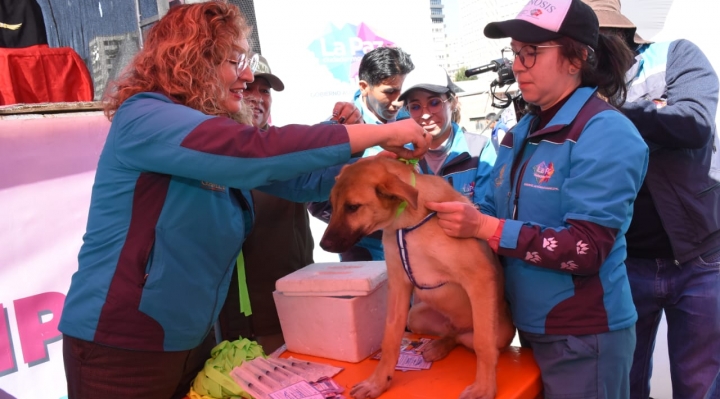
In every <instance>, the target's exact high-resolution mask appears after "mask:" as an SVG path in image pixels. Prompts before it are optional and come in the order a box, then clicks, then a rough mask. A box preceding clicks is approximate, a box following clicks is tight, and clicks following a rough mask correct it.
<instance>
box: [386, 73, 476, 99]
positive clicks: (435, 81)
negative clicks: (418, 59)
mask: <svg viewBox="0 0 720 399" xmlns="http://www.w3.org/2000/svg"><path fill="white" fill-rule="evenodd" d="M414 89H423V90H427V91H429V92H432V93H437V94H445V93H447V92H449V91H452V92H453V93H459V92H462V91H463V90H462V89H461V88H460V87H458V86H457V85H456V84H455V83H453V81H452V80H450V77H449V76H448V74H447V72H445V69H443V68H442V67H441V66H439V65H422V66H418V67H416V68H415V69H413V70H412V71H411V72H410V73H409V74H408V75H407V77H406V78H405V81H404V82H403V85H402V93H400V97H398V100H400V101H405V97H407V94H408V93H409V92H410V91H411V90H414Z"/></svg>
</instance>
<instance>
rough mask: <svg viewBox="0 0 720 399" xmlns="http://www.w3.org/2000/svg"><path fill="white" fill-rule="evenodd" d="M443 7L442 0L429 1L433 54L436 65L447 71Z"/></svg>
mask: <svg viewBox="0 0 720 399" xmlns="http://www.w3.org/2000/svg"><path fill="white" fill-rule="evenodd" d="M444 7H445V6H444V5H443V2H442V0H430V20H431V21H432V41H433V47H432V50H433V54H434V55H435V59H436V60H437V63H438V65H440V66H441V67H443V68H445V69H448V67H449V65H448V48H447V42H446V35H445V12H444V10H443V8H444Z"/></svg>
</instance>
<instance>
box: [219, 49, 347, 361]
mask: <svg viewBox="0 0 720 399" xmlns="http://www.w3.org/2000/svg"><path fill="white" fill-rule="evenodd" d="M254 76H255V80H254V81H253V82H250V83H248V84H247V88H246V89H245V90H244V91H243V97H244V101H245V104H246V105H247V108H248V109H249V110H251V111H252V116H251V118H252V125H253V126H255V127H259V128H261V129H267V127H268V126H269V121H270V118H271V107H272V90H274V91H283V90H284V89H285V85H284V84H283V82H282V81H281V80H280V78H278V77H277V76H276V75H274V74H273V73H272V71H271V70H270V66H269V65H268V62H267V60H266V59H265V57H263V56H260V57H259V62H258V66H257V68H256V71H255V73H254ZM271 89H272V90H271ZM341 104H342V105H343V107H345V108H343V110H342V112H341V113H340V115H338V116H340V117H342V118H344V119H347V121H346V120H343V122H345V123H358V122H360V121H361V119H360V112H359V111H358V110H357V109H355V108H354V107H353V105H352V104H350V103H339V104H338V105H336V109H337V108H338V107H339V106H340V105H341ZM243 108H245V107H243ZM251 192H252V196H253V202H254V206H255V223H254V225H253V229H252V231H251V232H250V234H249V235H248V236H247V238H246V240H245V242H244V243H243V247H242V257H243V262H244V272H245V278H246V283H247V293H248V294H249V303H250V304H252V314H251V315H248V316H244V315H243V314H242V313H241V312H240V306H239V303H240V298H239V297H238V295H241V294H240V292H241V291H242V289H241V290H238V289H237V287H238V275H237V273H233V280H232V281H231V283H230V287H231V288H230V290H229V291H228V296H227V299H226V300H225V304H224V305H223V309H222V312H221V313H220V326H221V330H222V338H223V339H227V340H236V339H238V336H242V337H243V338H248V339H251V340H255V341H257V342H258V343H259V344H260V345H262V346H263V350H264V351H265V353H270V352H272V351H273V350H275V349H276V348H278V347H280V346H281V345H282V344H283V343H284V340H283V336H282V330H281V328H280V321H279V319H278V315H277V309H276V308H275V301H274V300H273V297H272V292H273V291H274V290H275V281H276V280H277V279H279V278H281V277H284V276H286V275H288V274H290V273H292V272H294V271H296V270H298V269H301V268H302V267H304V266H307V265H309V264H310V263H313V248H314V243H313V238H312V232H311V230H310V220H309V217H308V212H307V209H306V204H304V203H295V202H290V201H287V200H285V199H282V198H279V197H275V196H273V195H270V194H267V193H264V192H262V191H258V190H251Z"/></svg>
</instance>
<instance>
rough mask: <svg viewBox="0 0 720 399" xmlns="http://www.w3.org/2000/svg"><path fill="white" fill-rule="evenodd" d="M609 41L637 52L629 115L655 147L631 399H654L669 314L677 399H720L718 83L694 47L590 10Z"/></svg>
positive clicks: (637, 284) (643, 204)
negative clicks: (660, 341)
mask: <svg viewBox="0 0 720 399" xmlns="http://www.w3.org/2000/svg"><path fill="white" fill-rule="evenodd" d="M585 3H587V4H588V5H590V7H592V8H593V10H594V11H595V13H596V14H597V16H598V19H599V21H600V31H601V32H606V33H607V34H614V35H618V36H619V37H620V38H622V40H624V41H625V42H626V43H627V44H628V45H629V46H631V48H632V49H634V50H635V64H634V65H633V66H632V67H631V68H630V69H629V70H628V72H627V74H626V80H627V85H628V98H627V102H625V104H623V105H622V107H620V111H622V113H623V114H625V116H627V117H628V118H630V120H631V121H632V122H633V124H635V127H637V129H638V130H639V131H640V134H641V135H642V137H643V138H644V139H645V142H646V143H647V144H648V146H649V147H650V150H651V151H650V162H649V164H648V173H647V176H646V177H645V181H644V182H643V185H642V187H641V188H640V193H639V194H638V198H637V200H636V201H635V208H634V212H633V220H632V223H630V228H629V229H628V232H627V235H626V236H625V237H626V239H627V243H628V258H627V259H626V260H625V264H626V265H627V269H628V276H629V278H630V288H631V289H632V294H633V300H634V302H635V308H636V309H637V312H638V322H637V324H636V325H635V332H636V335H637V346H636V347H635V359H634V361H633V366H632V370H631V372H630V392H631V397H632V398H636V399H643V398H644V399H647V398H648V397H649V395H650V377H651V376H652V369H653V349H654V348H655V337H656V335H657V331H658V326H659V323H660V320H661V318H662V315H663V313H664V314H665V318H666V321H667V349H668V353H669V359H670V377H671V380H672V393H673V397H675V398H720V387H718V384H720V381H719V380H718V378H720V377H718V372H720V139H719V138H718V132H717V126H716V124H715V121H716V116H717V115H716V112H717V108H718V87H719V83H718V75H717V73H716V71H715V70H714V69H713V67H712V65H711V64H710V62H709V61H708V59H707V57H706V56H705V54H704V53H703V52H702V50H700V48H698V46H697V45H695V44H694V43H692V42H690V41H688V40H684V39H679V40H674V41H670V42H661V43H652V42H649V41H647V40H644V39H643V38H642V37H640V35H638V34H637V32H636V27H635V24H633V23H632V21H630V20H629V19H628V18H627V17H625V16H624V15H622V14H621V12H620V1H618V0H585Z"/></svg>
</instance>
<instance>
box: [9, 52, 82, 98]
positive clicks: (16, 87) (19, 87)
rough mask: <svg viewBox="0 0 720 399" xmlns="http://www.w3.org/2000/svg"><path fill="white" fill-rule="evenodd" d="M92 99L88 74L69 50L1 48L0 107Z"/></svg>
mask: <svg viewBox="0 0 720 399" xmlns="http://www.w3.org/2000/svg"><path fill="white" fill-rule="evenodd" d="M92 99H93V83H92V78H91V77H90V72H88V69H87V67H86V66H85V63H83V60H82V59H81V58H80V56H79V55H78V54H77V53H76V52H75V50H73V49H72V48H70V47H60V48H50V47H48V46H47V45H45V44H42V45H37V46H31V47H25V48H0V105H9V104H18V103H45V102H74V101H92Z"/></svg>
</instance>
